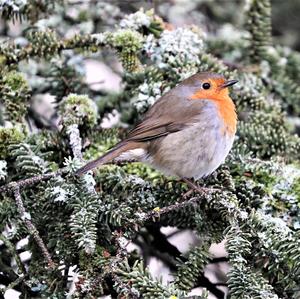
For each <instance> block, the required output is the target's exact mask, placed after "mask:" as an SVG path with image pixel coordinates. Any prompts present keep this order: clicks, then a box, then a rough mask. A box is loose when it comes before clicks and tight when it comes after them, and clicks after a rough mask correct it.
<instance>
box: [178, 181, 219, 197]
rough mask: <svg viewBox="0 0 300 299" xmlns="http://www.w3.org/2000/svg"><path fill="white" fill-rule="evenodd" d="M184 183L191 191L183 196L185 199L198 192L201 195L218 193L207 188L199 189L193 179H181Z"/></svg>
mask: <svg viewBox="0 0 300 299" xmlns="http://www.w3.org/2000/svg"><path fill="white" fill-rule="evenodd" d="M181 180H182V181H183V182H184V183H186V184H187V185H188V186H189V187H190V188H191V190H189V191H187V192H186V193H184V194H183V197H184V198H186V197H187V196H189V195H190V194H191V193H192V192H194V191H196V192H198V193H199V194H202V195H204V194H207V193H208V192H209V193H211V192H212V191H217V190H215V189H210V188H205V187H199V186H198V185H197V184H195V183H194V182H193V181H192V180H191V179H187V178H182V179H181Z"/></svg>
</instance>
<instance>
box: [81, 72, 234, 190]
mask: <svg viewBox="0 0 300 299" xmlns="http://www.w3.org/2000/svg"><path fill="white" fill-rule="evenodd" d="M235 83H237V80H226V79H225V78H224V77H223V76H222V75H219V74H215V73H208V72H206V73H198V74H195V75H193V76H191V77H189V78H188V79H186V80H184V81H182V82H181V83H180V84H178V85H177V86H176V87H175V88H173V89H172V90H170V91H169V92H167V93H166V94H165V95H164V96H162V97H161V98H160V99H159V100H157V101H156V102H155V104H154V105H153V106H152V107H151V108H150V109H149V110H148V112H147V113H146V114H145V116H144V118H143V120H142V121H141V122H140V123H139V124H138V125H137V126H136V127H135V128H134V129H133V130H132V131H130V132H129V134H128V137H127V138H126V139H124V140H123V141H121V142H119V143H118V144H117V145H116V146H115V147H113V148H112V149H111V150H109V151H108V152H107V153H106V154H104V155H103V156H101V157H100V158H98V159H96V160H94V161H91V162H89V163H87V164H86V165H85V166H83V167H82V168H80V169H79V170H78V171H77V174H79V175H80V174H83V173H85V172H87V171H88V170H90V169H92V168H95V167H97V166H99V165H102V164H105V163H108V162H111V161H112V160H114V159H118V160H128V159H134V160H137V161H141V162H145V163H147V164H150V165H151V166H153V167H154V168H156V169H158V170H160V171H162V172H163V173H164V174H166V175H172V176H177V177H179V178H181V179H183V180H184V181H186V182H187V183H188V184H189V185H190V186H192V187H193V188H195V185H194V184H193V183H192V182H191V181H190V179H192V178H193V179H199V178H202V177H205V176H208V175H209V174H211V173H212V172H213V171H214V170H216V169H217V168H218V167H219V166H220V164H222V163H223V162H224V160H225V158H226V156H227V155H228V153H229V151H230V149H231V147H232V144H233V140H234V136H235V133H236V125H237V115H236V111H235V105H234V103H233V101H232V100H231V98H230V96H229V91H228V87H229V86H231V85H233V84H235Z"/></svg>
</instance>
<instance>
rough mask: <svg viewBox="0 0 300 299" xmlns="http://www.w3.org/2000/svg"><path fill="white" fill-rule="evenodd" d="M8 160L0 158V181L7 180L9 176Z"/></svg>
mask: <svg viewBox="0 0 300 299" xmlns="http://www.w3.org/2000/svg"><path fill="white" fill-rule="evenodd" d="M6 166H7V162H6V161H5V160H0V181H2V180H5V178H6V176H7V169H6Z"/></svg>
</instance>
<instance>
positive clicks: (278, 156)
mask: <svg viewBox="0 0 300 299" xmlns="http://www.w3.org/2000/svg"><path fill="white" fill-rule="evenodd" d="M83 2H84V1H83ZM83 2H81V1H60V0H58V1H54V0H53V1H46V0H41V1H37V0H0V10H1V14H2V19H3V20H2V22H3V28H4V29H2V32H1V39H3V42H2V43H1V45H0V292H1V293H2V294H3V295H4V294H5V292H6V291H7V290H9V289H14V290H16V291H18V292H20V293H21V296H22V298H33V297H37V298H66V297H67V298H100V297H101V296H104V295H110V296H111V297H112V298H169V299H175V298H189V296H191V295H190V292H191V291H192V290H193V289H195V288H198V287H201V291H198V293H197V294H198V295H197V296H196V298H200V299H201V298H203V299H205V298H208V296H209V295H211V294H213V295H215V297H217V298H223V297H224V288H223V289H221V288H219V287H218V284H215V283H213V282H211V281H210V280H209V279H208V278H207V277H206V276H205V268H206V267H207V266H208V265H210V264H212V263H214V262H215V260H216V259H215V257H214V256H213V254H212V253H211V252H210V247H211V245H212V244H213V243H220V242H221V241H224V240H225V244H226V245H225V247H226V251H227V254H228V256H226V257H225V259H226V260H228V263H229V265H230V267H229V272H228V273H227V278H226V280H225V281H223V284H225V285H226V286H227V287H228V293H229V295H228V296H229V298H233V299H234V298H236V299H237V298H245V299H248V298H249V299H250V298H257V299H258V298H265V299H266V298H268V299H271V298H272V299H275V298H281V299H288V298H289V299H297V298H300V288H299V286H300V216H299V215H300V166H299V159H300V137H299V136H298V135H297V134H296V132H297V131H298V133H299V127H297V120H299V118H300V108H299V107H300V88H299V83H300V75H299V70H300V54H299V53H298V52H296V51H294V50H292V49H289V48H285V47H283V46H277V45H276V46H275V45H274V41H273V39H272V32H271V30H272V26H271V16H272V15H271V14H272V7H271V2H270V0H249V1H246V2H247V3H246V4H245V9H244V10H243V13H244V15H243V20H244V25H243V29H241V28H239V29H236V28H234V27H233V26H231V27H230V30H231V31H230V32H229V33H230V34H227V38H226V35H225V37H224V32H225V29H226V28H227V27H226V28H223V27H222V26H221V25H220V24H219V25H218V26H219V27H220V28H218V30H216V31H214V32H210V31H208V32H205V30H204V28H201V26H184V27H178V28H175V27H173V26H172V24H169V23H166V22H164V21H163V18H161V17H160V16H158V15H156V14H155V13H154V11H153V10H149V11H144V10H142V9H140V10H137V11H132V13H128V11H130V10H134V9H135V6H134V5H133V6H130V5H129V7H128V8H127V13H126V14H125V13H124V12H123V11H122V9H124V6H122V5H120V6H118V5H117V4H116V3H114V4H113V2H114V1H92V0H91V1H90V2H89V1H88V2H87V3H88V4H85V3H83ZM175 2H176V1H175ZM203 2H205V3H206V2H207V7H209V5H211V4H209V3H210V1H203ZM199 3H200V1H199ZM89 5H93V9H91V7H90V6H89ZM161 11H163V10H161ZM212 12H213V10H212ZM165 14H166V12H165ZM199 14H200V15H201V16H202V17H204V15H203V14H202V13H201V12H199ZM163 17H166V15H164V16H163ZM10 22H15V23H18V24H20V25H19V26H20V28H21V29H22V30H20V32H19V36H18V37H15V38H12V37H11V36H10V33H9V30H8V28H9V26H10V25H9V24H11V23H10ZM221 27H222V28H221ZM222 30H223V31H222ZM226 30H227V31H228V28H227V29H226ZM66 32H67V33H68V34H66ZM221 32H223V34H221ZM220 49H222V51H221V50H220ZM86 59H94V60H99V61H102V62H104V63H106V64H107V65H110V63H111V64H112V62H113V61H114V59H115V60H116V59H118V61H119V62H120V64H121V65H122V72H121V76H122V89H121V91H115V92H107V91H105V90H99V89H95V88H93V86H92V85H91V84H88V83H87V82H86V80H85V67H84V66H85V60H86ZM112 68H113V67H112ZM199 71H214V72H219V73H222V74H224V75H225V76H227V77H230V78H235V79H238V80H239V84H238V85H235V86H234V88H233V90H232V97H233V99H234V101H235V103H236V106H237V112H238V115H239V124H238V132H237V137H236V140H235V143H234V147H233V149H232V151H231V153H230V156H229V157H228V158H227V160H226V163H225V164H224V165H222V166H221V167H220V168H219V169H218V170H217V171H216V172H215V173H214V174H213V175H211V176H210V177H209V178H206V179H205V180H200V181H199V182H198V183H199V184H201V185H203V186H205V187H206V188H207V190H208V191H207V193H206V194H196V193H190V195H188V196H185V197H183V194H185V193H186V192H187V191H188V188H187V186H186V185H185V184H183V183H181V182H178V181H177V180H176V179H173V178H168V177H165V176H163V175H162V174H160V173H159V172H157V171H155V170H153V169H152V168H150V167H148V166H146V165H143V164H140V163H136V162H126V163H122V164H120V163H114V164H111V165H105V166H103V167H101V168H100V169H97V170H96V171H95V174H92V173H88V174H86V175H84V176H82V177H77V176H76V175H75V174H74V172H75V171H76V169H78V168H79V167H80V166H82V165H83V164H84V161H85V160H90V159H93V158H96V157H98V156H99V155H101V154H103V153H104V152H105V151H106V150H107V149H109V148H110V147H111V146H113V145H114V144H116V143H117V142H118V141H119V140H120V139H121V138H122V137H123V136H124V135H126V131H127V130H128V129H129V128H130V127H132V126H133V124H134V123H136V122H137V121H138V120H139V119H140V117H141V115H142V114H143V113H144V112H145V111H147V109H148V108H149V107H150V106H151V105H152V104H153V103H154V102H155V101H156V100H157V99H158V98H159V97H160V96H161V95H163V94H164V93H165V92H166V91H168V90H169V89H171V88H172V87H174V86H175V85H176V84H177V83H178V82H180V81H181V80H183V79H184V78H187V77H189V76H190V75H192V74H194V73H196V72H199ZM49 94H50V95H52V96H54V97H53V101H55V104H54V105H53V107H54V113H53V115H52V117H50V118H49V117H48V118H47V117H45V116H43V115H41V114H40V113H39V112H38V111H37V109H36V105H35V103H36V99H37V98H38V97H40V96H41V95H49ZM116 114H117V115H118V117H117V118H118V121H117V124H116V126H115V128H109V129H107V128H104V127H105V126H104V125H103V124H104V123H105V122H106V121H107V120H108V119H110V118H113V117H114V116H115V115H116ZM55 120H58V121H57V122H55ZM295 120H296V121H295ZM298 126H299V125H298ZM124 128H125V129H124ZM165 226H172V227H175V228H177V229H178V230H187V229H188V230H191V231H193V234H194V235H195V237H196V238H197V240H198V243H197V244H196V245H195V246H191V248H190V249H189V251H188V252H185V253H183V252H180V251H179V249H178V247H177V246H176V244H175V245H173V244H171V242H170V240H169V238H168V237H167V236H166V235H165V234H164V233H162V231H161V228H162V227H165ZM129 244H136V245H138V247H139V250H128V248H129V246H128V245H129ZM23 252H27V254H29V257H28V258H27V259H24V258H22V254H21V253H23ZM150 256H154V257H156V258H157V259H160V260H161V261H162V262H163V263H164V264H165V267H166V268H168V269H169V270H170V271H171V274H172V275H170V276H169V278H168V281H165V280H163V279H161V278H155V277H153V276H152V275H151V273H150V270H149V268H148V263H149V257H150ZM0 297H1V295H0ZM193 298H194V297H193Z"/></svg>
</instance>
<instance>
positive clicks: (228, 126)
mask: <svg viewBox="0 0 300 299" xmlns="http://www.w3.org/2000/svg"><path fill="white" fill-rule="evenodd" d="M205 82H208V83H210V85H211V87H210V88H209V89H203V88H201V89H199V90H198V91H196V92H195V93H194V94H192V96H191V97H190V99H192V100H212V101H214V102H215V103H216V105H217V107H218V112H219V115H220V117H221V118H222V120H223V121H224V125H225V128H224V129H225V130H226V131H227V132H228V133H229V134H231V135H233V134H235V132H236V124H237V115H236V112H235V106H234V103H233V102H232V100H231V98H230V97H229V92H228V88H222V87H221V85H222V84H224V83H225V80H224V79H208V80H205V81H203V83H205Z"/></svg>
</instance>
